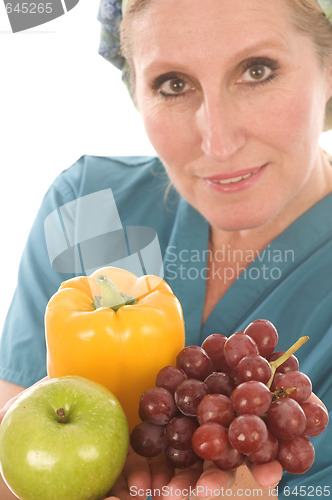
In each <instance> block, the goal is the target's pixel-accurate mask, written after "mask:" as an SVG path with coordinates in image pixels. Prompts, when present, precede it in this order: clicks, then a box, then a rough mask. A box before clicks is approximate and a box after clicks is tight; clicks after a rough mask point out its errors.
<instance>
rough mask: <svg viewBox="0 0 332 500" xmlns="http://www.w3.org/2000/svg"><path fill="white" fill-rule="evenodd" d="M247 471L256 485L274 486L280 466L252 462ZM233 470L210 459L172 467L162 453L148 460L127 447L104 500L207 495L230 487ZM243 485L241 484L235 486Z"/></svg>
mask: <svg viewBox="0 0 332 500" xmlns="http://www.w3.org/2000/svg"><path fill="white" fill-rule="evenodd" d="M250 472H251V474H252V476H253V478H254V480H255V482H257V485H256V487H262V488H268V487H274V486H275V485H276V484H278V483H279V481H280V479H281V475H282V467H281V465H280V464H279V462H277V461H274V462H270V463H268V464H263V465H255V466H251V467H250ZM235 478H236V471H222V470H220V469H218V468H217V467H216V466H215V465H214V464H213V463H212V462H204V464H202V462H197V463H196V464H194V465H193V466H191V467H188V468H186V469H181V470H180V469H176V470H175V471H174V470H173V468H172V467H170V465H169V464H168V463H167V462H166V459H164V457H163V456H162V455H160V456H158V457H156V458H154V459H152V460H150V462H149V460H148V459H145V458H142V457H139V456H138V455H136V453H134V452H133V451H132V450H130V452H129V454H128V460H127V462H126V465H125V467H124V470H123V474H122V475H121V477H120V478H119V480H118V481H117V482H116V484H115V485H114V487H113V488H112V490H111V493H110V495H111V496H109V497H107V499H106V500H129V499H131V500H132V499H133V498H141V499H145V498H146V497H147V496H149V495H150V494H152V498H153V500H162V499H163V500H166V499H168V500H180V499H181V500H182V498H184V497H185V498H189V496H191V495H192V494H193V492H194V490H195V497H196V498H206V497H211V494H209V493H213V492H218V491H220V494H221V493H222V489H224V490H226V489H228V488H231V487H232V486H233V484H234V482H235ZM239 486H241V487H244V486H243V485H242V484H241V485H239Z"/></svg>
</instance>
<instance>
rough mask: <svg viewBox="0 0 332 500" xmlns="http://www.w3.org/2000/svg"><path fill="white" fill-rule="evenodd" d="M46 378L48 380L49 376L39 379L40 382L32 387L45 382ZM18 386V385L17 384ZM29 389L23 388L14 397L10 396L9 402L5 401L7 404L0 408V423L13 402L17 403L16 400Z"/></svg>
mask: <svg viewBox="0 0 332 500" xmlns="http://www.w3.org/2000/svg"><path fill="white" fill-rule="evenodd" d="M46 380H48V377H44V378H43V379H41V380H39V381H38V382H36V383H35V384H33V386H31V387H34V386H35V385H38V384H40V383H42V382H45V381H46ZM17 387H18V386H17ZM27 390H28V389H24V390H22V391H21V392H19V393H18V394H16V395H15V396H13V397H12V398H10V399H9V400H8V401H7V403H5V405H4V406H3V408H1V410H0V423H1V422H2V420H3V418H4V416H5V415H6V413H7V411H8V410H9V408H10V407H11V406H12V404H13V403H15V401H16V400H17V399H18V398H19V397H20V396H22V394H24V393H25V392H26V391H27Z"/></svg>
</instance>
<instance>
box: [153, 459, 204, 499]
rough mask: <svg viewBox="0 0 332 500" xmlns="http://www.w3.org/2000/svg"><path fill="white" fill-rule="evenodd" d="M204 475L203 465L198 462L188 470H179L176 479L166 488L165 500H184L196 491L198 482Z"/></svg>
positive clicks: (163, 497)
mask: <svg viewBox="0 0 332 500" xmlns="http://www.w3.org/2000/svg"><path fill="white" fill-rule="evenodd" d="M201 473H202V463H201V462H200V461H198V462H196V463H195V464H194V465H192V466H191V467H188V468H187V469H177V470H176V473H175V476H174V478H173V479H172V480H171V482H170V483H168V484H167V486H165V488H164V493H165V494H164V495H163V496H162V499H163V500H166V499H167V500H182V499H183V498H186V499H187V498H188V497H189V496H190V495H191V493H192V492H193V491H194V490H195V486H196V482H197V480H198V478H199V477H200V475H201Z"/></svg>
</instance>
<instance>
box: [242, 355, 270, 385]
mask: <svg viewBox="0 0 332 500" xmlns="http://www.w3.org/2000/svg"><path fill="white" fill-rule="evenodd" d="M271 373H272V370H271V365H270V363H269V362H268V361H267V359H265V358H263V357H262V356H256V355H255V356H246V357H244V358H242V359H241V360H240V361H239V364H238V365H237V368H236V377H237V380H238V382H239V383H241V382H248V381H249V380H258V381H259V382H262V383H263V384H266V383H267V382H268V381H269V380H270V377H271Z"/></svg>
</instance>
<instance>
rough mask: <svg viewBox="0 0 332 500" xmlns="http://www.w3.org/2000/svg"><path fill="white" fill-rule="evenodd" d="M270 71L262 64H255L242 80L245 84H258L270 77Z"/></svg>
mask: <svg viewBox="0 0 332 500" xmlns="http://www.w3.org/2000/svg"><path fill="white" fill-rule="evenodd" d="M271 73H272V69H271V68H269V67H268V66H264V65H263V64H257V65H255V66H251V67H250V68H248V69H247V70H246V71H245V73H244V76H243V80H244V81H246V82H251V83H252V82H259V81H263V80H266V79H267V78H269V76H271Z"/></svg>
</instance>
